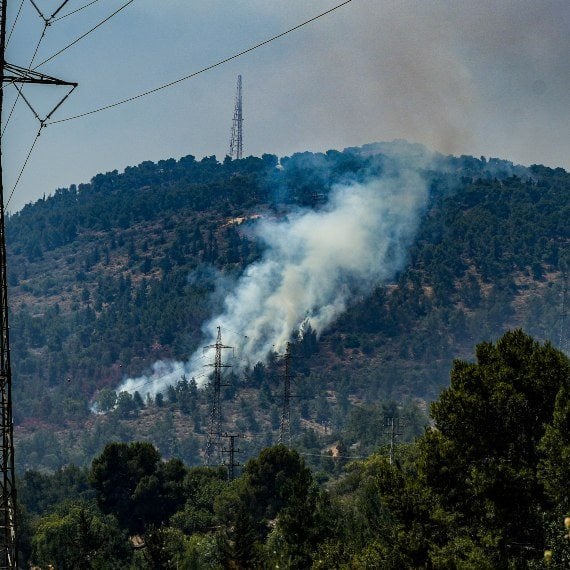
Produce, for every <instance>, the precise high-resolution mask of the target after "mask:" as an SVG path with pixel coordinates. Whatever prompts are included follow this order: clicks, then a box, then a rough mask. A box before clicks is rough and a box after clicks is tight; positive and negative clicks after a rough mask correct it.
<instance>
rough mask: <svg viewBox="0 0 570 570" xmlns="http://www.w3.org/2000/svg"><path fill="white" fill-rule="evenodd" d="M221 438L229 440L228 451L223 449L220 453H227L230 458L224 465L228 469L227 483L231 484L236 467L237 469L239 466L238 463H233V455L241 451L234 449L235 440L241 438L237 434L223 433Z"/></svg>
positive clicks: (234, 476)
mask: <svg viewBox="0 0 570 570" xmlns="http://www.w3.org/2000/svg"><path fill="white" fill-rule="evenodd" d="M223 437H225V438H227V439H229V440H230V448H229V449H226V448H223V449H222V453H228V454H229V456H230V457H229V461H228V462H227V463H226V465H227V467H228V481H229V482H230V483H231V482H232V481H233V480H234V479H235V478H236V467H239V466H240V465H241V464H240V463H236V461H235V454H236V453H241V449H236V447H235V440H236V437H242V436H241V434H239V433H238V434H235V433H224V434H223Z"/></svg>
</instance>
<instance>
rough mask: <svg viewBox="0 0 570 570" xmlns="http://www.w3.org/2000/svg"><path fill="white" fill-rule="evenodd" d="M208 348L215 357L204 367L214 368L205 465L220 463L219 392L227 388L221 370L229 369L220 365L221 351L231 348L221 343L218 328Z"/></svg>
mask: <svg viewBox="0 0 570 570" xmlns="http://www.w3.org/2000/svg"><path fill="white" fill-rule="evenodd" d="M210 348H213V349H215V351H216V356H215V359H214V362H213V363H212V364H207V365H206V366H211V367H213V368H214V377H213V378H212V382H211V389H212V395H211V402H212V403H211V408H210V428H209V430H208V443H207V444H206V453H205V455H206V465H211V464H212V463H213V462H214V460H215V461H216V463H218V464H220V463H221V462H222V402H221V391H222V386H227V385H228V384H222V369H223V368H230V365H229V364H222V350H223V349H225V348H232V347H231V346H225V345H224V344H223V343H222V331H221V329H220V327H218V336H217V338H216V342H215V344H210V345H208V346H205V347H204V350H208V349H210Z"/></svg>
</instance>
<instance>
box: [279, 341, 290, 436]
mask: <svg viewBox="0 0 570 570" xmlns="http://www.w3.org/2000/svg"><path fill="white" fill-rule="evenodd" d="M278 442H279V445H281V444H283V445H287V446H288V447H291V343H290V342H288V343H287V349H286V351H285V377H284V379H283V407H282V409H281V421H280V423H279V440H278Z"/></svg>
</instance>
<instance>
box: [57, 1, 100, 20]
mask: <svg viewBox="0 0 570 570" xmlns="http://www.w3.org/2000/svg"><path fill="white" fill-rule="evenodd" d="M97 2H99V0H93V1H92V2H89V3H88V4H85V5H83V6H81V7H80V8H77V9H75V10H73V11H72V12H68V13H67V14H64V15H63V16H60V17H59V18H55V19H54V20H52V23H55V22H59V21H60V20H63V19H64V18H67V17H69V16H73V14H77V12H81V10H85V8H89V6H92V5H93V4H96V3H97Z"/></svg>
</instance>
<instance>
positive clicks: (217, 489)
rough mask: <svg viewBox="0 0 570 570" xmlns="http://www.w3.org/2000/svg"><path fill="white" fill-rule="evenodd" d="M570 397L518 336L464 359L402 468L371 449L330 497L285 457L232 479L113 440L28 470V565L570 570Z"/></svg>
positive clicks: (298, 462)
mask: <svg viewBox="0 0 570 570" xmlns="http://www.w3.org/2000/svg"><path fill="white" fill-rule="evenodd" d="M569 395H570V362H569V360H568V359H567V358H566V357H565V356H564V355H563V354H562V353H560V352H558V351H557V350H555V349H554V348H552V346H550V345H549V344H545V345H541V344H539V343H537V342H535V341H534V340H533V339H532V338H530V337H529V336H527V335H525V334H524V333H523V332H522V331H515V332H509V333H507V334H505V335H504V336H503V337H502V338H501V339H500V340H499V341H498V342H497V343H495V344H492V343H483V344H480V345H479V346H478V347H477V361H476V362H475V363H467V362H463V361H457V362H455V364H454V367H453V370H452V372H451V385H450V387H449V388H448V389H447V390H445V391H444V392H443V393H442V395H441V397H440V399H439V400H438V401H437V402H435V403H434V404H433V406H432V410H431V412H432V418H433V426H432V427H431V428H429V429H427V430H426V432H425V433H424V434H423V435H422V436H420V437H419V438H418V439H417V440H416V441H415V442H414V443H413V444H410V445H407V446H400V448H399V449H398V450H397V451H398V454H397V460H396V461H395V462H394V464H390V463H389V461H388V460H387V458H385V457H383V456H381V455H379V454H373V455H371V456H370V457H368V458H367V459H365V460H363V461H357V462H354V463H350V464H349V465H348V466H347V468H346V469H345V470H344V473H343V474H342V475H341V476H340V477H339V478H338V479H337V480H335V481H333V482H329V483H328V484H327V486H323V485H322V484H319V483H317V480H316V478H315V476H314V475H313V473H312V472H311V471H310V470H309V469H308V468H307V467H306V465H305V463H304V461H303V459H302V458H301V457H300V456H299V454H298V453H297V452H296V451H294V450H290V449H288V448H286V447H284V446H276V447H270V448H267V449H264V450H263V451H262V452H261V453H260V454H259V456H258V457H257V458H254V459H251V460H250V461H248V462H247V464H246V465H245V467H244V470H243V473H242V475H241V476H240V477H239V478H238V479H236V480H235V481H233V482H231V483H228V482H226V477H225V472H224V470H223V469H214V468H208V467H194V468H186V467H184V465H183V464H182V463H181V462H180V461H177V460H171V461H168V462H163V461H161V460H160V455H159V454H158V452H157V451H156V450H155V449H154V448H153V447H152V445H150V444H148V443H133V444H117V443H114V444H109V445H108V446H107V447H106V448H105V451H104V452H103V454H102V455H101V456H99V457H98V458H97V459H96V460H95V461H94V462H93V465H92V467H91V470H90V471H87V470H83V471H81V470H78V469H77V468H72V467H69V468H66V469H64V470H62V471H59V472H57V473H56V474H55V475H53V476H46V475H41V476H40V475H38V474H35V475H34V474H33V473H28V474H26V476H25V477H24V480H23V486H22V492H21V496H22V502H23V504H24V508H25V510H26V512H27V513H28V514H27V515H25V516H24V513H22V520H23V524H22V528H23V529H26V528H27V529H28V531H27V532H26V533H24V534H25V536H24V539H25V540H23V541H22V550H23V555H24V558H27V559H29V560H31V561H33V562H34V563H36V564H40V565H41V566H42V567H43V566H45V567H47V565H48V564H50V563H51V564H54V565H55V566H56V567H57V568H61V569H65V568H77V567H78V566H77V561H78V560H82V563H81V564H82V565H81V567H82V568H93V569H107V568H109V569H111V568H133V569H134V568H149V569H150V568H152V569H161V568H164V569H170V568H173V569H174V568H188V569H193V568H235V569H242V568H243V569H246V568H267V567H277V566H278V567H280V568H292V569H296V568H299V569H301V568H311V567H312V568H315V569H325V568H326V569H329V568H343V569H359V568H385V569H391V568H394V569H396V568H398V569H400V568H437V569H439V568H442V569H473V570H475V569H477V570H480V569H485V568H488V569H496V568H499V569H501V568H505V569H507V568H508V569H510V568H541V567H543V566H544V565H545V562H544V559H543V552H544V550H545V549H546V548H549V549H552V551H553V557H552V561H551V563H550V567H551V568H557V569H558V568H568V566H569V564H570V545H569V544H568V540H566V539H565V538H564V529H563V526H562V520H563V515H564V514H565V513H567V512H568V511H569V510H570V504H569V502H570V501H569V496H568V492H567V487H568V481H570V461H569V458H570V398H569ZM50 477H51V483H52V485H51V492H50V494H49V496H48V497H44V494H43V493H42V492H39V491H41V489H45V488H46V481H47V480H49V479H50ZM58 486H60V487H61V489H63V491H61V490H60V491H58V490H57V487H58ZM65 490H67V491H68V492H67V498H64V497H66V493H65Z"/></svg>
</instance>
